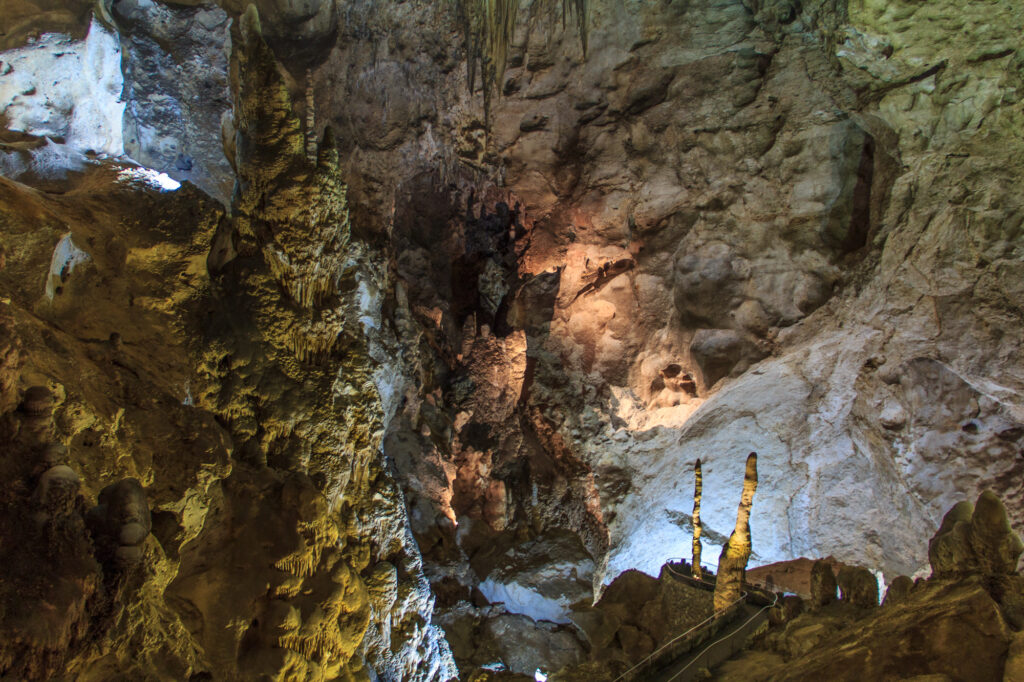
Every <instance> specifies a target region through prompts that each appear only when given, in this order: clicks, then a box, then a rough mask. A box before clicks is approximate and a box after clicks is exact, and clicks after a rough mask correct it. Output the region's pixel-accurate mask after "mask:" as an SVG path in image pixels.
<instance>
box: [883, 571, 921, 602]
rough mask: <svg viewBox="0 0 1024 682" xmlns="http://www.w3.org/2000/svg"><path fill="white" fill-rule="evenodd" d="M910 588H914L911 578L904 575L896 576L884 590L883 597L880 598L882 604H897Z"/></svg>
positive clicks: (905, 596)
mask: <svg viewBox="0 0 1024 682" xmlns="http://www.w3.org/2000/svg"><path fill="white" fill-rule="evenodd" d="M912 589H914V581H913V580H911V579H910V578H909V577H907V576H905V575H899V576H896V578H895V579H894V580H893V581H892V582H891V583H889V587H888V588H886V590H885V599H883V600H882V605H883V606H891V605H893V604H898V603H899V602H901V601H903V600H904V599H906V598H907V596H908V595H909V594H910V591H911V590H912Z"/></svg>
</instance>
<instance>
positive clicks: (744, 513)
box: [715, 452, 757, 611]
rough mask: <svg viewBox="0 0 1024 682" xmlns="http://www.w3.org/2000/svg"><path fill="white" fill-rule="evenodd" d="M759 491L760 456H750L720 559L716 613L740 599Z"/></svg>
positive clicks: (716, 587) (754, 454)
mask: <svg viewBox="0 0 1024 682" xmlns="http://www.w3.org/2000/svg"><path fill="white" fill-rule="evenodd" d="M755 490H757V453H756V452H751V453H750V455H749V456H748V457H747V471H746V475H745V476H744V477H743V496H742V497H741V498H740V507H739V510H738V511H737V513H736V528H735V529H734V530H733V531H732V535H730V536H729V541H728V542H727V543H726V544H725V547H723V548H722V554H721V556H720V557H719V559H718V579H717V580H716V582H715V611H721V610H722V609H725V608H727V607H728V606H729V605H730V604H732V603H733V602H735V601H736V600H737V599H739V598H740V595H741V594H742V592H743V579H744V577H745V576H746V572H747V561H748V560H749V559H750V550H751V545H750V506H751V505H752V504H753V502H754V491H755Z"/></svg>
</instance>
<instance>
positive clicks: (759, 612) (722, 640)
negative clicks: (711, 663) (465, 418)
mask: <svg viewBox="0 0 1024 682" xmlns="http://www.w3.org/2000/svg"><path fill="white" fill-rule="evenodd" d="M745 595H746V593H744V596H745ZM778 603H779V595H778V593H776V594H775V600H774V601H772V603H771V604H768V605H767V606H764V607H761V609H759V610H758V611H757V613H755V614H754V615H752V616H751V617H750V618H748V619H747V620H746V621H745V622H744V623H743V625H741V626H739V627H738V628H736V629H735V630H734V631H733V632H732V634H728V635H725V636H724V637H720V638H719V639H716V640H715V641H714V642H712V643H711V644H708V645H707V646H706V647H704V649H703V650H702V651H701V652H700V653H699V654H697V655H696V656H694V657H693V658H692V659H691V660H690V662H689V663H687V664H686V665H684V666H683V667H682V668H680V669H679V671H678V672H676V674H675V675H673V676H672V677H670V678H668V680H666V681H665V682H672V680H674V679H676V678H677V677H679V676H680V675H682V674H683V673H684V672H685V671H686V669H687V668H689V667H690V666H691V665H693V664H694V663H696V662H697V661H699V660H700V657H701V656H703V655H704V654H706V653H707V652H708V651H710V650H711V647H713V646H715V645H717V644H720V643H721V642H724V641H725V640H727V639H729V638H730V637H735V636H736V635H738V634H739V633H740V632H742V631H743V628H745V627H746V626H747V625H748V624H749V623H750V622H752V621H753V620H754V619H755V618H757V617H758V616H760V615H761V614H762V613H764V612H765V611H767V610H768V609H770V608H774V607H775V606H776V605H777V604H778ZM730 606H731V605H730Z"/></svg>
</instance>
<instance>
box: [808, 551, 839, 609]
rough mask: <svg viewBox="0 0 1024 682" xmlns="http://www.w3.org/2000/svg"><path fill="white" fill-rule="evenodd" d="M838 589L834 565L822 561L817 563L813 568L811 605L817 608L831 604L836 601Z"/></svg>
mask: <svg viewBox="0 0 1024 682" xmlns="http://www.w3.org/2000/svg"><path fill="white" fill-rule="evenodd" d="M837 587H838V585H837V584H836V574H835V573H834V572H833V570H832V565H831V564H830V563H829V562H827V561H823V560H820V559H819V560H818V561H815V562H814V565H813V566H812V567H811V604H812V605H813V606H816V607H820V606H827V605H828V604H831V603H832V602H834V601H835V600H836V589H837Z"/></svg>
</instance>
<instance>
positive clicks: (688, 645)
mask: <svg viewBox="0 0 1024 682" xmlns="http://www.w3.org/2000/svg"><path fill="white" fill-rule="evenodd" d="M673 563H676V564H679V563H686V562H685V561H684V560H673V559H670V560H668V561H667V562H666V563H665V568H667V569H668V572H669V573H671V574H672V576H673V577H674V578H675V579H677V580H682V581H685V582H688V583H690V584H692V585H693V586H695V587H698V588H700V589H704V590H708V591H713V590H714V589H715V583H714V581H712V580H706V579H700V580H698V579H697V578H694V577H693V576H692V575H690V574H687V573H682V572H680V571H678V570H676V569H675V568H673V566H672V564H673ZM701 565H702V566H703V565H704V562H701ZM709 568H710V567H709ZM710 577H711V578H715V577H716V576H715V574H714V573H713V572H712V573H710ZM743 587H744V592H743V593H742V594H741V595H740V597H739V598H738V599H736V600H735V601H733V602H732V603H731V604H729V606H727V607H726V608H724V609H722V610H720V611H717V612H715V613H713V614H711V615H710V616H708V617H707V618H705V619H704V620H702V621H701V622H700V623H697V624H696V625H694V626H693V627H691V628H690V629H688V630H686V631H685V632H683V633H680V634H679V635H676V636H675V637H673V638H672V639H670V640H669V641H667V642H665V643H664V644H662V645H661V646H660V647H658V648H657V649H655V650H654V651H652V652H651V653H650V654H648V655H647V656H645V657H644V658H643V659H641V660H640V661H638V662H637V663H635V664H634V665H633V666H632V667H631V668H629V669H628V670H626V671H625V672H623V673H622V674H620V675H619V676H618V677H616V678H615V680H614V682H622V681H623V680H638V679H647V677H640V675H641V673H652V672H654V671H656V670H658V669H659V668H662V667H665V666H667V665H670V664H671V662H672V661H675V660H677V659H679V658H680V657H681V656H683V655H684V654H686V653H688V652H690V651H692V650H693V649H694V648H695V647H697V646H698V645H700V644H702V643H703V642H705V641H707V640H708V639H711V638H712V637H714V636H715V635H717V634H718V633H719V632H721V631H722V629H723V628H724V627H725V626H726V625H728V624H729V623H730V622H732V620H733V619H734V618H735V616H736V615H737V613H739V611H740V609H741V607H742V605H743V603H744V602H747V601H753V602H756V603H757V604H759V605H761V606H762V608H761V609H760V610H759V611H758V612H757V613H755V614H754V615H753V616H751V617H750V618H749V619H748V620H747V621H745V622H744V623H743V624H742V625H741V626H740V627H739V628H737V629H736V630H734V631H733V632H732V633H731V634H729V635H726V636H725V637H723V638H722V639H719V640H717V641H715V642H712V643H711V644H709V645H708V646H707V647H706V648H705V649H704V651H702V652H701V653H700V654H698V655H697V656H696V657H695V658H694V660H693V661H691V663H693V662H695V661H697V660H700V657H701V656H702V655H704V654H705V653H706V652H707V651H708V650H710V649H711V648H712V647H714V646H716V645H717V644H719V643H720V642H722V641H724V640H726V639H728V638H729V637H732V636H734V635H736V634H737V633H739V632H742V631H743V630H744V628H745V627H746V626H747V625H748V624H749V623H750V622H751V621H753V620H754V619H755V618H757V617H758V616H760V615H761V614H762V613H764V612H765V611H766V610H768V609H770V608H771V607H773V606H775V605H776V604H777V603H778V595H777V594H774V593H772V592H769V591H767V590H765V589H764V588H762V587H760V586H757V585H751V584H749V583H744V584H743ZM689 667H690V664H687V665H686V666H685V667H684V669H683V670H685V669H686V668H689ZM682 672H683V671H680V672H679V673H677V675H675V676H673V678H672V679H675V678H676V677H678V675H679V674H682Z"/></svg>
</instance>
